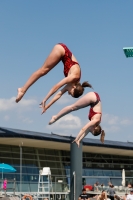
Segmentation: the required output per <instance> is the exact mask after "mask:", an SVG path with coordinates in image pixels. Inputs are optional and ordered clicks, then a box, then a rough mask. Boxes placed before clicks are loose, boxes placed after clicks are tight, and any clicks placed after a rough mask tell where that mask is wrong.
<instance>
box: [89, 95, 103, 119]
mask: <svg viewBox="0 0 133 200" xmlns="http://www.w3.org/2000/svg"><path fill="white" fill-rule="evenodd" d="M94 93H95V95H96V97H97V100H96V102H94V103H91V104H90V107H91V108H90V112H89V116H88V117H89V120H91V118H92V117H93V116H94V115H96V114H102V113H101V112H94V111H93V107H94V106H95V105H97V104H98V102H99V101H101V100H100V97H99V95H98V94H97V93H96V92H94Z"/></svg>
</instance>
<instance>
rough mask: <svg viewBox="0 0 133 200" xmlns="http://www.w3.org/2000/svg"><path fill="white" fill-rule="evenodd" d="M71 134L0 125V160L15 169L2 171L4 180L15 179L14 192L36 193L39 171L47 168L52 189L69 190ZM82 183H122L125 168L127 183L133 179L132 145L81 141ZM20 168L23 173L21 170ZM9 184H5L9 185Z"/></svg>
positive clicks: (88, 140) (86, 139)
mask: <svg viewBox="0 0 133 200" xmlns="http://www.w3.org/2000/svg"><path fill="white" fill-rule="evenodd" d="M72 139H73V138H72V137H62V136H59V135H54V134H46V133H37V132H33V131H24V130H17V129H10V128H2V127H1V128H0V163H6V164H9V165H11V166H13V167H14V168H15V169H16V172H15V173H4V174H3V177H4V178H7V180H11V179H14V178H15V179H16V191H19V190H20V182H21V191H22V192H37V190H38V180H39V171H40V170H42V168H43V167H50V169H51V174H52V175H51V178H52V183H53V190H56V191H58V192H64V191H69V185H70V145H71V141H72ZM82 164H83V170H82V176H83V179H82V180H83V185H86V184H91V185H94V183H95V182H97V181H98V182H99V183H100V184H104V185H105V186H106V185H108V182H112V184H113V185H119V186H120V185H122V184H121V182H122V170H123V169H125V173H126V184H127V183H129V182H133V144H132V143H128V142H126V143H124V142H114V141H105V144H101V142H100V141H99V140H97V139H89V138H85V139H84V140H83V162H82ZM21 169H22V173H21ZM10 184H12V183H8V187H10Z"/></svg>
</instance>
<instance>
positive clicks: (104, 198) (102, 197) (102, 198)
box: [97, 190, 107, 200]
mask: <svg viewBox="0 0 133 200" xmlns="http://www.w3.org/2000/svg"><path fill="white" fill-rule="evenodd" d="M97 200H107V194H106V192H105V191H104V190H103V191H102V193H101V194H100V195H98V197H97Z"/></svg>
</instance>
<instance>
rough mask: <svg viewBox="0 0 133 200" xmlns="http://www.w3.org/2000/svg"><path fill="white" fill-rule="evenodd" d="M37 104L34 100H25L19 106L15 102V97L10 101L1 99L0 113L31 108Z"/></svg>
mask: <svg viewBox="0 0 133 200" xmlns="http://www.w3.org/2000/svg"><path fill="white" fill-rule="evenodd" d="M36 103H37V102H36V100H34V99H23V100H22V101H20V102H19V103H18V104H17V103H16V102H15V97H11V98H10V99H0V111H7V110H13V109H14V108H15V109H20V108H23V109H24V108H26V109H27V108H28V107H30V106H33V105H35V104H36Z"/></svg>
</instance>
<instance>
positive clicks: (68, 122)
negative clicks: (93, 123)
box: [47, 114, 81, 130]
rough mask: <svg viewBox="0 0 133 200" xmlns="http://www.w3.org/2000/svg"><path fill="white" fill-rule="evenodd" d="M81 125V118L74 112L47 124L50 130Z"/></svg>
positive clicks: (73, 127) (74, 127)
mask: <svg viewBox="0 0 133 200" xmlns="http://www.w3.org/2000/svg"><path fill="white" fill-rule="evenodd" d="M80 127H81V120H80V118H79V117H77V116H74V115H72V114H68V115H66V116H64V117H63V118H61V119H59V120H58V121H57V122H55V123H54V124H52V125H49V126H47V128H48V129H50V130H60V129H67V130H68V129H69V130H70V129H79V128H80Z"/></svg>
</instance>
